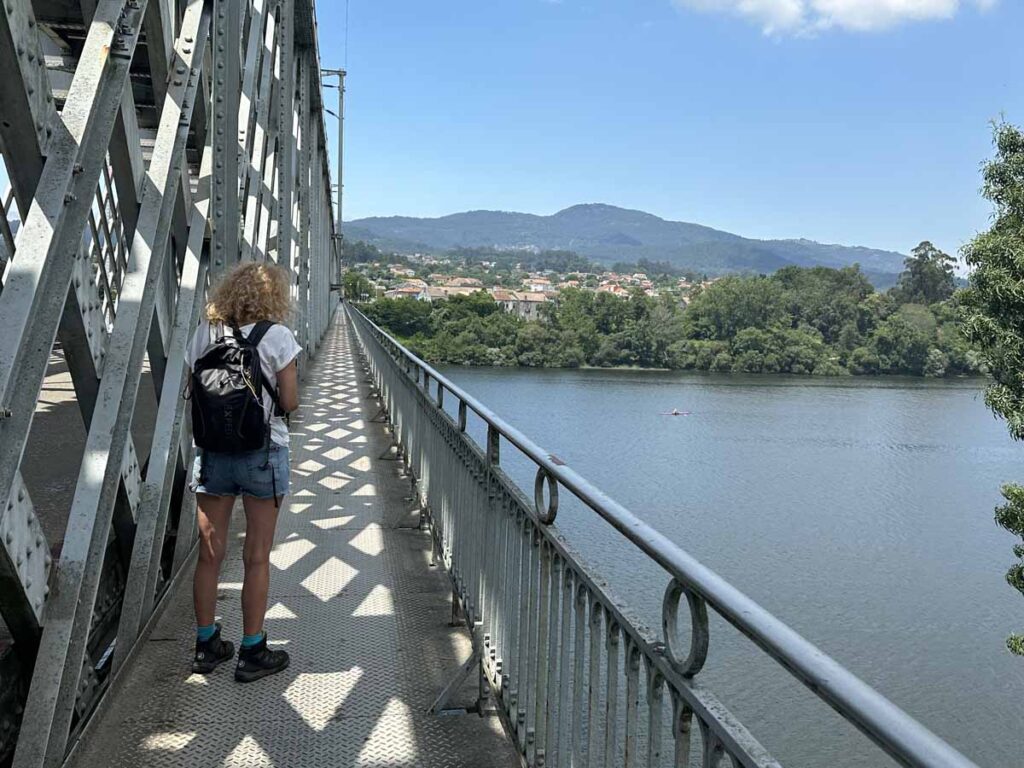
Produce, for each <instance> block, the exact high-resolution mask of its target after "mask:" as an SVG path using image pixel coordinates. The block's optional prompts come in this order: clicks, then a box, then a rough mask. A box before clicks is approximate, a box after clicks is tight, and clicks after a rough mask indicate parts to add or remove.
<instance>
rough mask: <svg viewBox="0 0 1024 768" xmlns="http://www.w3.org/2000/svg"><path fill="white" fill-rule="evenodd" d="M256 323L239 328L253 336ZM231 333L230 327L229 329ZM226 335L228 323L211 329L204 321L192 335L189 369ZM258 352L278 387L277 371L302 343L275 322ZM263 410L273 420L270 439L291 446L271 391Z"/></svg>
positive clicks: (300, 348) (262, 366) (295, 353)
mask: <svg viewBox="0 0 1024 768" xmlns="http://www.w3.org/2000/svg"><path fill="white" fill-rule="evenodd" d="M254 327H256V324H255V323H249V324H248V325H243V326H242V327H241V328H239V330H240V331H241V332H242V335H243V336H245V337H248V336H249V333H250V332H252V329H253V328H254ZM227 333H228V334H230V329H228V330H227ZM223 335H225V329H224V326H223V325H221V324H220V323H215V324H214V325H213V327H212V328H211V326H210V323H209V322H208V321H206V320H203V322H201V323H200V324H199V327H198V328H196V330H195V333H193V334H192V339H191V341H189V343H188V349H187V350H186V354H185V362H187V363H188V367H189V368H195V365H196V360H198V359H199V358H200V357H202V356H203V353H205V352H206V350H207V349H208V348H209V347H210V346H211V345H212V344H213V342H214V341H216V340H217V339H219V338H220V337H221V336H223ZM257 351H258V352H259V353H260V367H261V368H263V375H264V376H266V377H267V381H269V382H270V383H271V384H273V385H274V388H275V389H276V388H277V372H278V371H280V370H282V369H284V368H285V367H286V366H287V365H288V364H289V363H290V362H291V361H292V360H294V359H295V358H296V357H298V355H299V353H300V352H301V351H302V347H301V346H299V342H297V341H296V340H295V334H294V333H292V332H291V331H290V330H288V328H287V327H286V326H284V325H281V324H280V323H275V324H274V326H273V327H272V328H270V329H269V330H268V331H267V333H266V334H265V335H264V336H263V338H262V339H260V343H259V346H258V347H257ZM263 409H264V411H266V414H267V418H268V419H269V420H270V439H271V440H273V441H274V442H275V443H277V444H278V445H283V446H285V447H286V448H287V447H288V425H287V424H286V423H285V420H284V419H283V418H282V417H281V416H274V415H273V413H274V401H273V399H272V398H271V396H270V394H269V393H268V392H264V393H263Z"/></svg>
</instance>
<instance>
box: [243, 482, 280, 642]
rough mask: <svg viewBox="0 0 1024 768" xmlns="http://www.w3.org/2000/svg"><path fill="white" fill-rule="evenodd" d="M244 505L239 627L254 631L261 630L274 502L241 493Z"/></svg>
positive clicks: (274, 521)
mask: <svg viewBox="0 0 1024 768" xmlns="http://www.w3.org/2000/svg"><path fill="white" fill-rule="evenodd" d="M242 504H243V505H244V506H245V548H244V549H243V551H242V559H243V562H244V563H245V578H244V579H243V581H242V628H243V631H244V632H245V634H247V635H255V634H257V633H259V632H261V631H262V630H263V617H264V616H265V615H266V613H267V591H268V589H269V588H270V549H271V547H273V546H274V529H275V528H276V527H277V505H276V504H274V500H273V499H257V498H255V497H253V496H243V497H242Z"/></svg>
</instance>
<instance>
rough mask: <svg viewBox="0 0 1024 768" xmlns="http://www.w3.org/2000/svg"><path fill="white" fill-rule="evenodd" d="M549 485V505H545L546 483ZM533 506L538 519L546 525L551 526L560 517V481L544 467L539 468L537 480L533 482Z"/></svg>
mask: <svg viewBox="0 0 1024 768" xmlns="http://www.w3.org/2000/svg"><path fill="white" fill-rule="evenodd" d="M545 481H547V485H548V503H547V504H545V503H544V482H545ZM533 504H534V510H535V511H536V512H537V519H538V520H540V521H541V522H542V523H544V525H551V524H552V523H553V522H555V517H556V516H557V515H558V481H557V480H555V477H554V475H552V474H551V473H550V472H549V471H548V470H547V469H545V468H544V467H538V468H537V479H536V480H534V482H533Z"/></svg>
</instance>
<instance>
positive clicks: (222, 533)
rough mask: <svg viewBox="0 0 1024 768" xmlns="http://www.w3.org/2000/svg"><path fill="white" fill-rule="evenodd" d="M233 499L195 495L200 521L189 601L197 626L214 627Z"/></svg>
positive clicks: (202, 494)
mask: <svg viewBox="0 0 1024 768" xmlns="http://www.w3.org/2000/svg"><path fill="white" fill-rule="evenodd" d="M234 505H235V498H234V497H233V496H211V495H210V494H208V493H199V494H196V514H197V516H198V518H199V560H198V561H197V562H196V575H195V578H194V579H193V581H192V600H193V602H194V604H195V609H196V625H197V626H200V627H208V626H209V625H211V624H213V619H214V616H215V615H216V610H217V580H218V577H219V576H220V564H221V562H223V560H224V552H225V550H226V549H227V545H228V525H229V524H230V523H231V509H232V507H234Z"/></svg>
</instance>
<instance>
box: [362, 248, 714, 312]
mask: <svg viewBox="0 0 1024 768" xmlns="http://www.w3.org/2000/svg"><path fill="white" fill-rule="evenodd" d="M349 247H350V248H352V246H349ZM354 250H355V252H357V253H359V254H361V255H364V258H365V256H366V255H369V256H371V257H372V256H377V255H379V257H380V258H375V259H373V260H366V261H357V262H356V263H354V264H350V265H349V266H350V269H351V272H350V274H351V273H352V272H354V273H355V274H356V275H358V276H359V277H360V278H362V279H359V280H358V282H357V283H356V284H353V283H352V282H351V281H350V286H351V287H356V285H358V288H357V293H358V295H357V296H353V297H352V298H358V299H362V300H364V301H365V300H369V299H374V298H388V299H401V298H408V299H415V300H417V301H427V302H434V301H444V300H445V299H447V298H449V297H451V296H457V295H470V294H473V293H476V292H478V291H483V292H485V293H487V294H489V295H490V296H491V297H492V298H493V299H494V301H495V302H496V303H498V304H499V305H501V306H502V308H503V309H504V310H505V311H507V312H510V313H514V314H516V315H518V316H519V317H521V318H522V319H524V320H539V319H540V318H541V314H542V313H541V312H540V308H541V307H542V306H543V305H544V304H545V303H546V302H549V301H552V300H554V299H555V298H556V297H557V296H558V294H559V292H561V291H563V290H566V289H579V290H583V291H594V292H596V293H607V294H610V295H612V296H617V297H620V298H628V297H629V296H631V295H633V294H635V293H637V292H642V293H643V294H644V295H647V296H651V297H658V296H663V295H669V296H672V297H673V298H676V299H677V300H678V301H679V302H680V303H681V304H683V305H686V304H688V303H689V301H690V299H691V297H692V296H693V295H695V293H696V292H697V291H698V290H700V289H702V288H706V287H707V286H708V285H711V284H712V283H713V282H714V281H715V280H716V279H717V278H709V277H707V276H701V275H693V274H687V275H679V274H668V273H666V272H665V271H659V272H658V273H657V274H655V273H653V272H652V273H651V274H648V273H647V272H644V271H633V270H636V269H638V266H637V265H616V266H615V267H613V268H608V269H604V268H602V267H600V266H599V265H596V264H592V263H581V264H569V265H567V266H570V267H572V268H566V269H553V268H550V267H548V268H538V266H543V265H538V263H537V261H538V260H537V259H524V260H521V261H513V260H510V259H508V258H503V259H501V260H500V261H499V260H488V259H487V258H480V259H476V260H474V259H472V258H469V257H467V256H466V255H460V256H437V255H431V254H422V253H414V254H407V255H402V256H397V257H396V256H395V255H391V254H383V253H381V252H380V251H377V249H375V248H373V247H372V246H368V247H367V246H365V245H364V244H362V243H356V244H355V249H354ZM367 251H368V252H369V253H367ZM374 252H376V253H374ZM396 261H397V262H398V263H395V262H396ZM531 262H532V263H531ZM630 268H632V269H630Z"/></svg>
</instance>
